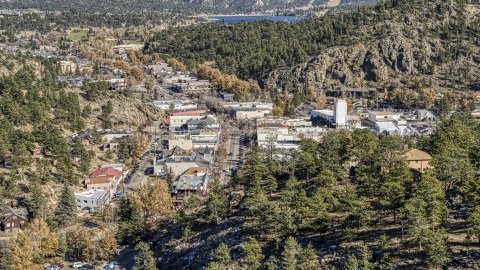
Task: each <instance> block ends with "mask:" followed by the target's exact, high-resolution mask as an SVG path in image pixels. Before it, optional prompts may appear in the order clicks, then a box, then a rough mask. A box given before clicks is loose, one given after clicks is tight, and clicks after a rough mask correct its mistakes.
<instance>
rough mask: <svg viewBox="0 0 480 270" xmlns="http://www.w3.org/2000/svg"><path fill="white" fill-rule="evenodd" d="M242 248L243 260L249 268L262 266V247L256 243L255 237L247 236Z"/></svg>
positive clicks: (254, 268)
mask: <svg viewBox="0 0 480 270" xmlns="http://www.w3.org/2000/svg"><path fill="white" fill-rule="evenodd" d="M243 250H244V251H245V253H246V256H245V260H246V261H247V265H248V268H247V269H249V270H256V269H259V268H260V267H261V266H262V261H263V259H264V258H265V256H264V255H263V254H262V248H261V247H260V245H259V244H258V241H257V239H255V238H253V237H249V238H248V239H247V241H246V242H245V243H244V244H243Z"/></svg>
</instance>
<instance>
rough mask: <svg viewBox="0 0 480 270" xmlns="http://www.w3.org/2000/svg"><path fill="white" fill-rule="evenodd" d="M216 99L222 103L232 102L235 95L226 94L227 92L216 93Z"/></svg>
mask: <svg viewBox="0 0 480 270" xmlns="http://www.w3.org/2000/svg"><path fill="white" fill-rule="evenodd" d="M218 97H219V98H221V99H223V101H227V102H229V101H233V100H234V98H235V94H233V93H227V92H220V93H218Z"/></svg>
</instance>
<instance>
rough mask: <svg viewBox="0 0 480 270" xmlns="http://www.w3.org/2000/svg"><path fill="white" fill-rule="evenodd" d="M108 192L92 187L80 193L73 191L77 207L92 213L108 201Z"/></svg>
mask: <svg viewBox="0 0 480 270" xmlns="http://www.w3.org/2000/svg"><path fill="white" fill-rule="evenodd" d="M109 194H110V193H109V192H108V191H107V190H103V189H98V190H95V189H92V190H88V191H85V192H82V193H75V200H76V202H77V209H78V210H82V211H88V212H90V213H93V212H95V211H96V210H99V209H101V208H103V207H104V206H105V205H106V204H107V203H109V202H110V196H109Z"/></svg>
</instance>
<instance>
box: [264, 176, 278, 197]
mask: <svg viewBox="0 0 480 270" xmlns="http://www.w3.org/2000/svg"><path fill="white" fill-rule="evenodd" d="M265 184H266V187H265V188H266V191H267V192H268V193H269V194H270V195H271V194H272V192H273V191H275V190H276V189H277V188H278V182H277V178H275V176H273V175H271V174H269V175H268V176H267V177H266V179H265Z"/></svg>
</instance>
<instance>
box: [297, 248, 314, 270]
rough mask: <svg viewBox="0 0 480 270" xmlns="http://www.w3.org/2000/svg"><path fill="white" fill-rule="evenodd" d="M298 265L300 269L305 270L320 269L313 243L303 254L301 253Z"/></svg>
mask: <svg viewBox="0 0 480 270" xmlns="http://www.w3.org/2000/svg"><path fill="white" fill-rule="evenodd" d="M298 264H299V266H300V269H304V270H315V269H318V268H319V263H318V259H317V254H316V253H315V250H314V249H313V247H312V244H311V243H309V244H308V246H307V247H306V248H304V249H303V250H302V252H300V255H299V258H298Z"/></svg>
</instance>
